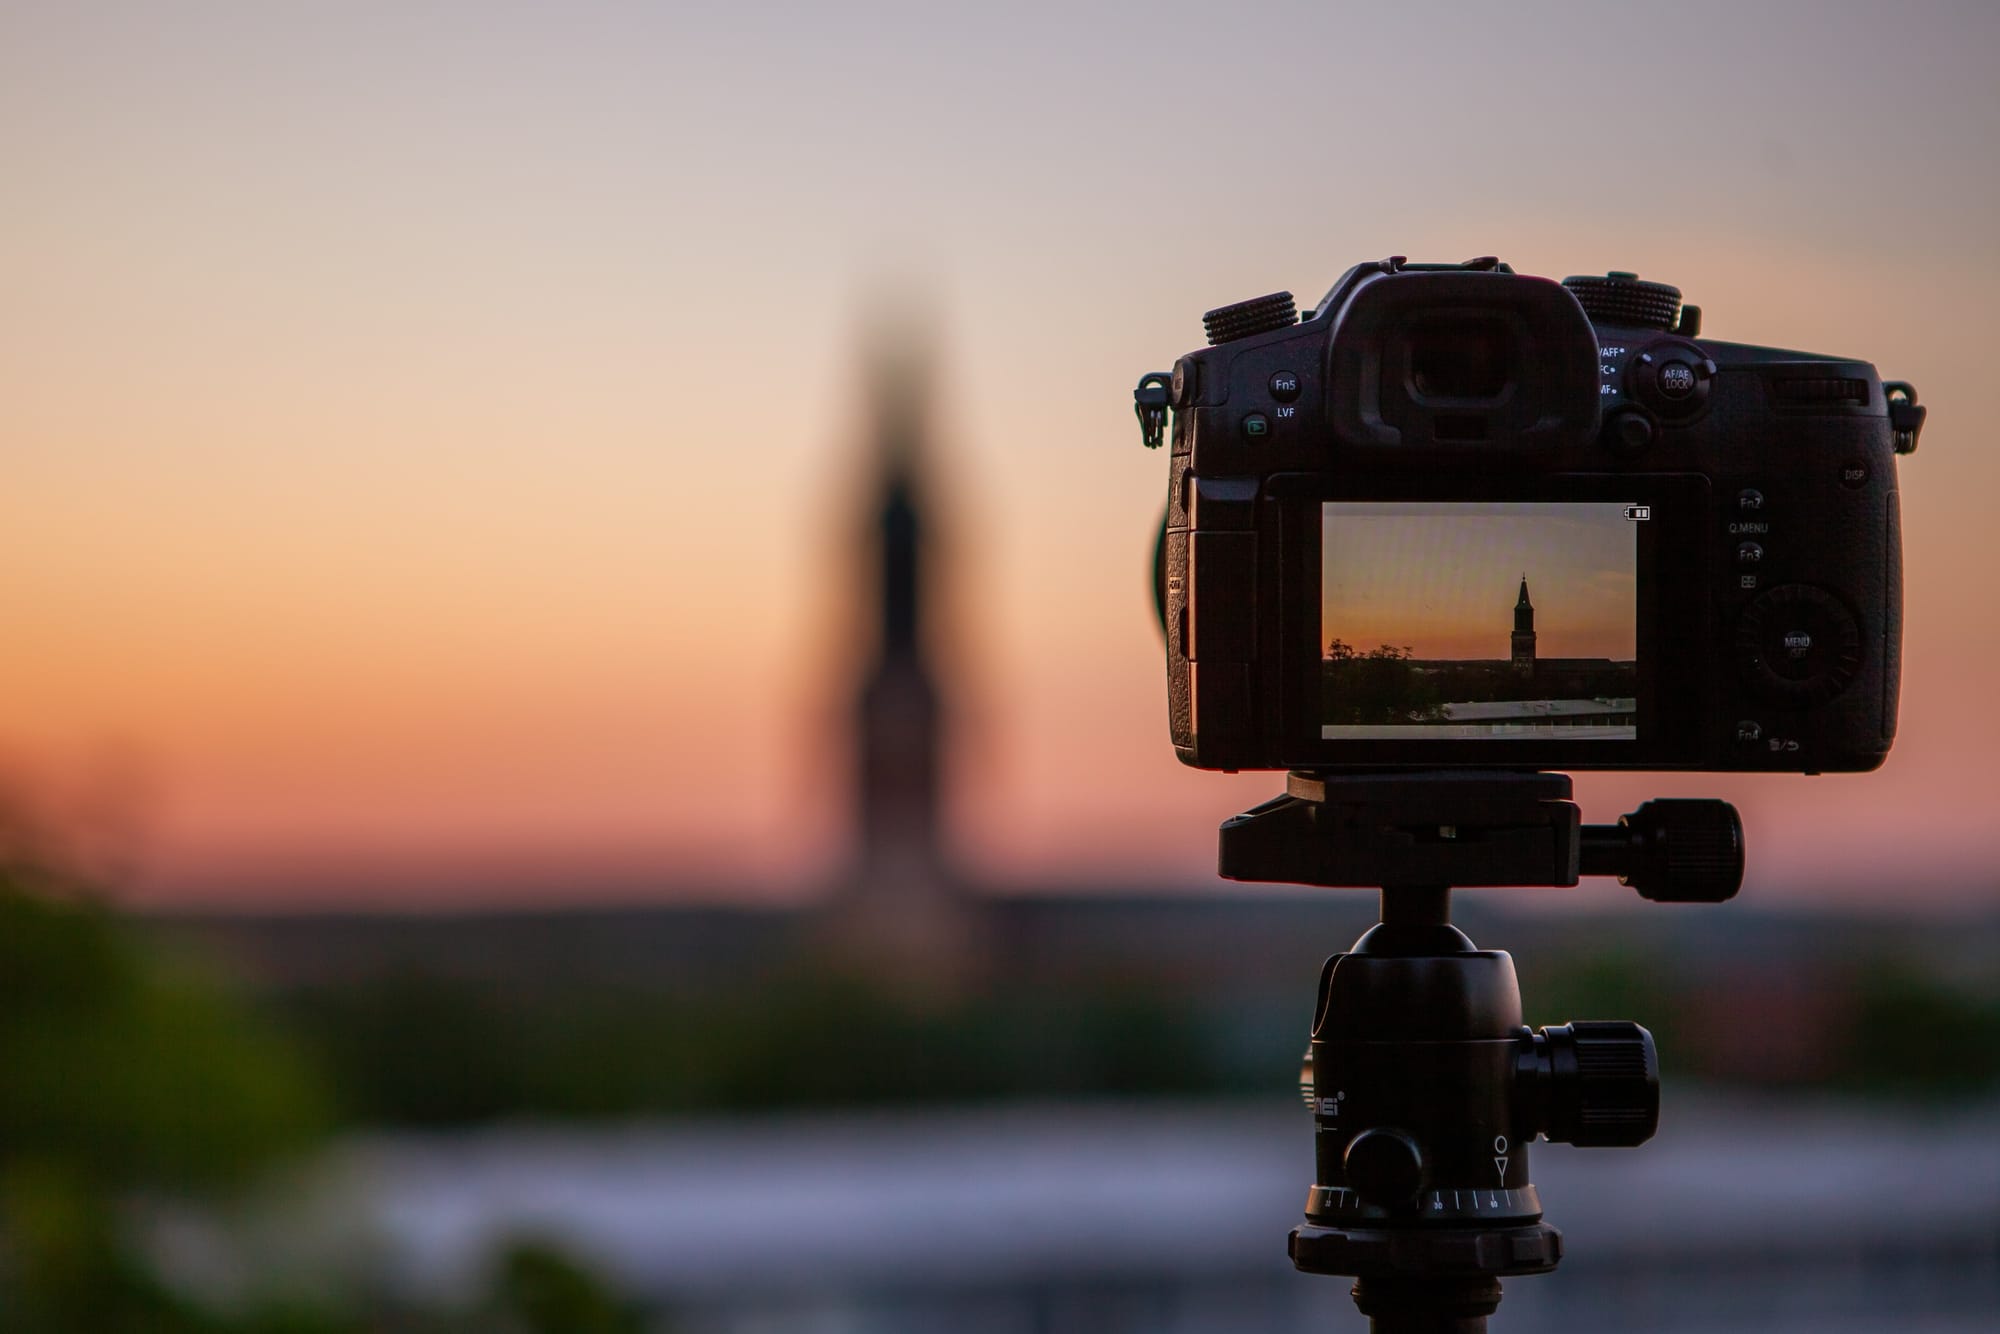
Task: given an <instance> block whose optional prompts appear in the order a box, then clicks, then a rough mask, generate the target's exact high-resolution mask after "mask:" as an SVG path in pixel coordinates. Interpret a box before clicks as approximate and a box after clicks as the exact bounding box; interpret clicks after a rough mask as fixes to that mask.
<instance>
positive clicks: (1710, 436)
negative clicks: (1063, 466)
mask: <svg viewBox="0 0 2000 1334" xmlns="http://www.w3.org/2000/svg"><path fill="white" fill-rule="evenodd" d="M1203 324H1204V326H1205V327H1206V329H1207V331H1208V340H1209V343H1210V346H1209V347H1207V348H1205V349H1202V350H1201V351H1197V352H1192V353H1189V354H1188V355H1187V356H1185V357H1182V358H1181V359H1180V361H1179V362H1178V363H1177V364H1176V365H1175V366H1174V370H1173V374H1172V375H1171V377H1169V376H1166V375H1163V374H1156V375H1149V376H1147V377H1145V378H1144V379H1143V380H1141V381H1140V384H1139V389H1138V391H1137V393H1136V400H1137V407H1138V412H1139V417H1140V422H1141V426H1142V429H1143V430H1144V432H1145V434H1146V437H1147V443H1148V444H1149V445H1153V446H1157V445H1159V444H1161V443H1163V440H1164V437H1165V436H1166V434H1167V418H1168V414H1169V411H1170V410H1171V413H1172V418H1173V420H1172V439H1173V449H1172V457H1171V459H1170V466H1169V472H1168V477H1169V486H1168V501H1167V521H1166V536H1165V543H1164V575H1163V582H1164V607H1165V619H1166V626H1167V694H1168V701H1169V711H1170V715H1171V720H1172V730H1173V740H1174V747H1175V749H1176V751H1177V752H1178V753H1179V755H1180V757H1181V759H1182V760H1183V761H1184V762H1186V763H1188V764H1191V765H1195V766H1197V767H1200V768H1204V769H1225V770H1235V769H1302V770H1303V769H1329V768H1335V767H1338V768H1342V769H1346V768H1368V767H1374V766H1382V767H1396V768H1413V767H1415V768H1424V769H1438V768H1473V767H1477V768H1510V769H1531V768H1532V769H1550V768H1565V769H1567V768H1582V769H1744V770H1783V771H1792V772H1808V773H1812V772H1820V771H1831V770H1864V769H1872V768H1874V767H1876V766H1877V765H1878V764H1880V763H1881V762H1882V759H1883V757H1884V756H1885V755H1886V754H1887V753H1888V750H1889V744H1890V741H1891V739H1892V738H1893V736H1894V735H1895V730H1896V690H1897V666H1898V654H1899V649H1900V642H1901V636H1902V573H1901V548H1902V543H1901V535H1900V533H1899V531H1898V518H1897V503H1896V458H1895V456H1896V455H1897V454H1906V453H1909V452H1910V451H1911V450H1912V449H1914V448H1915V447H1916V442H1917V433H1918V430H1919V429H1920V427H1921V425H1922V423H1923V415H1924V410H1923V408H1921V407H1919V406H1918V405H1917V402H1916V395H1915V393H1914V391H1913V390H1912V389H1911V388H1910V386H1909V385H1907V384H1901V383H1896V382H1890V383H1886V384H1885V383H1884V382H1883V381H1882V380H1881V379H1880V378H1879V377H1878V376H1877V374H1876V371H1875V368H1874V367H1873V366H1872V365H1870V364H1868V363H1867V362H1864V361H1849V360H1844V359H1841V358H1838V357H1826V356H1818V355H1814V354H1811V353H1805V352H1787V351H1781V350H1779V349H1776V348H1768V347H1757V346H1752V345H1750V344H1745V343H1721V342H1715V341H1713V340H1710V339H1705V338H1702V337H1700V312H1699V310H1698V309H1697V308H1695V307H1693V306H1684V305H1682V304H1681V300H1680V292H1679V291H1678V290H1677V289H1675V288H1673V287H1669V286H1665V285H1663V284H1660V283H1650V282H1641V281H1639V280H1638V279H1637V278H1636V277H1635V276H1634V275H1632V274H1629V273H1612V274H1608V275H1606V276H1604V277H1582V278H1569V279H1566V280H1564V281H1563V282H1562V283H1556V282H1553V281H1550V280H1548V279H1546V278H1533V277H1527V276H1525V275H1518V274H1516V273H1514V271H1513V270H1512V269H1510V268H1509V267H1508V266H1507V265H1505V264H1502V263H1500V262H1499V261H1498V260H1495V259H1491V258H1488V259H1476V260H1472V261H1469V262H1467V263H1465V264H1410V263H1406V262H1405V261H1404V260H1403V259H1402V258H1401V257H1397V258H1392V259H1387V260H1383V261H1380V262H1378V263H1371V264H1361V265H1357V266H1356V267H1354V268H1353V269H1350V270H1349V271H1348V272H1347V274H1346V275H1345V276H1344V277H1342V278H1341V280H1340V281H1339V282H1338V283H1336V284H1335V285H1334V287H1333V290H1332V291H1330V292H1328V293H1327V295H1326V296H1325V298H1324V299H1322V300H1321V301H1320V303H1319V305H1318V306H1316V307H1315V308H1314V309H1313V310H1311V311H1310V312H1308V313H1307V314H1306V315H1305V317H1304V318H1303V319H1300V318H1298V317H1297V316H1296V315H1295V313H1294V310H1293V303H1292V297H1291V295H1290V294H1289V293H1278V294H1276V295H1273V296H1268V297H1260V298H1258V299H1257V300H1254V301H1246V302H1242V303H1240V304H1238V305H1233V306H1225V307H1223V308H1222V309H1220V310H1214V311H1210V312H1209V313H1208V314H1207V315H1205V316H1204V317H1203Z"/></svg>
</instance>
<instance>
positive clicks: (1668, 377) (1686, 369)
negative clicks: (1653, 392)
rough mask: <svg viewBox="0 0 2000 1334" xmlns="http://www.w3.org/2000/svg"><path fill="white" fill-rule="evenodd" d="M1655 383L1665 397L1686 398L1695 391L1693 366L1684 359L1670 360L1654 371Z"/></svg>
mask: <svg viewBox="0 0 2000 1334" xmlns="http://www.w3.org/2000/svg"><path fill="white" fill-rule="evenodd" d="M1655 383H1657V384H1658V385H1659V387H1660V393H1661V394H1663V395H1664V396H1666V397H1667V398H1686V397H1687V396H1688V395H1689V394H1692V393H1693V392H1694V391H1695V385H1696V380H1695V373H1694V367H1692V366H1690V365H1688V364H1687V363H1686V362H1685V361H1670V362H1668V363H1667V364H1666V365H1664V366H1662V367H1660V369H1659V371H1658V372H1657V373H1656V378H1655Z"/></svg>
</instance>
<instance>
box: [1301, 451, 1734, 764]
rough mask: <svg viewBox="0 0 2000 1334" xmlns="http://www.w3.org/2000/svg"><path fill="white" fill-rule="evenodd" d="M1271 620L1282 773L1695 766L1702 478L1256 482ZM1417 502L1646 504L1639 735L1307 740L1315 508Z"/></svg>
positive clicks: (1317, 628)
mask: <svg viewBox="0 0 2000 1334" xmlns="http://www.w3.org/2000/svg"><path fill="white" fill-rule="evenodd" d="M1265 494H1266V495H1267V496H1269V497H1271V498H1272V499H1274V500H1275V501H1276V502H1277V503H1276V505H1275V506H1274V510H1275V516H1276V519H1277V522H1278V526H1279V531H1278V532H1277V533H1276V534H1274V537H1275V538H1276V546H1277V552H1278V557H1279V564H1280V568H1279V571H1278V574H1279V581H1280V588H1281V590H1282V596H1281V599H1280V605H1281V607H1282V612H1281V615H1280V617H1279V624H1278V626H1277V627H1276V631H1277V636H1278V640H1279V643H1278V644H1277V645H1275V646H1274V647H1276V649H1277V651H1278V656H1279V661H1280V662H1281V663H1282V664H1284V668H1283V672H1282V678H1283V679H1282V680H1281V681H1278V682H1275V683H1273V684H1276V685H1277V686H1278V687H1279V692H1280V701H1281V703H1280V708H1279V711H1278V717H1279V732H1280V735H1279V736H1278V737H1276V738H1274V740H1276V741H1277V742H1278V744H1279V746H1280V747H1281V749H1282V753H1283V754H1284V755H1285V756H1286V757H1287V758H1286V759H1285V760H1284V761H1283V763H1284V765H1285V767H1288V768H1310V767H1350V766H1354V767H1384V766H1395V767H1399V768H1401V767H1410V766H1419V767H1453V768H1465V767H1474V766H1497V767H1502V768H1514V767H1521V768H1529V767H1533V768H1551V767H1554V768H1572V769H1658V768H1666V767H1686V766H1690V765H1696V764H1699V763H1701V762H1703V761H1704V760H1705V759H1706V758H1708V757H1707V755H1706V750H1707V745H1708V739H1707V738H1706V736H1705V731H1706V729H1705V728H1704V726H1703V720H1704V719H1705V718H1707V717H1708V716H1709V715H1710V714H1711V713H1712V711H1713V709H1712V698H1711V696H1712V693H1713V684H1712V679H1711V678H1712V677H1713V675H1714V661H1713V659H1714V653H1715V647H1714V645H1715V640H1714V635H1713V632H1712V628H1711V617H1712V608H1711V605H1710V604H1711V602H1712V600H1713V598H1712V593H1713V588H1714V584H1713V578H1712V575H1711V571H1710V569H1709V568H1708V560H1709V554H1708V553H1709V551H1710V549H1711V548H1712V547H1713V545H1714V543H1713V542H1712V541H1710V540H1709V537H1710V535H1711V534H1712V533H1713V531H1714V528H1715V517H1714V510H1713V505H1712V503H1711V498H1710V489H1709V484H1708V479H1707V478H1706V477H1704V476H1701V475H1699V474H1660V473H1653V474H1645V473H1630V474H1604V473H1587V474H1555V475H1545V476H1539V477H1532V476H1531V477H1525V478H1512V479H1505V478H1491V477H1481V478H1477V479H1466V478H1462V477H1444V478H1437V477H1430V478H1426V477H1419V476H1411V477H1403V478H1386V477H1374V478H1369V479H1359V478H1349V477H1332V476H1326V475H1315V476H1307V475H1301V474H1294V475H1291V476H1289V477H1283V478H1281V477H1273V478H1271V479H1269V485H1267V487H1266V491H1265ZM1330 501H1333V502H1340V501H1353V502H1367V501H1377V502H1381V501H1427V502H1441V503H1448V504H1463V505H1466V506H1468V507H1473V508H1476V507H1478V506H1481V505H1491V504H1496V503H1508V502H1547V503H1556V504H1561V503H1564V502H1573V503H1587V502H1599V503H1602V502H1609V501H1619V502H1624V503H1626V504H1634V505H1646V506H1649V507H1650V509H1651V512H1652V517H1651V518H1649V519H1647V520H1645V521H1643V522H1638V523H1637V524H1636V526H1637V528H1638V532H1637V534H1636V536H1637V538H1638V542H1637V571H1636V574H1637V595H1636V599H1635V602H1636V605H1635V607H1634V617H1635V624H1634V629H1635V632H1636V641H1637V655H1638V710H1637V726H1638V736H1637V738H1636V739H1634V740H1630V741H1622V740H1602V739H1590V740H1578V739H1574V738H1571V739H1563V738H1551V739H1535V740H1477V741H1471V740H1436V739H1428V740H1419V739H1411V740H1408V741H1402V740H1382V739H1375V738H1369V739H1365V740H1364V739H1352V738H1349V739H1339V738H1335V739H1328V738H1325V737H1322V736H1321V735H1320V726H1321V718H1320V713H1321V709H1320V681H1321V666H1320V663H1321V642H1320V641H1321V635H1322V626H1321V625H1320V582H1321V565H1320V533H1321V528H1320V523H1321V506H1322V505H1323V504H1325V503H1327V502H1330Z"/></svg>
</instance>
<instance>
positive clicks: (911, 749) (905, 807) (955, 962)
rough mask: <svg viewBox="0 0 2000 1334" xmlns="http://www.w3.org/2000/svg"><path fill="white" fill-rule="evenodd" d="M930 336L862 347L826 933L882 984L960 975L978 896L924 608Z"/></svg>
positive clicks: (929, 548)
mask: <svg viewBox="0 0 2000 1334" xmlns="http://www.w3.org/2000/svg"><path fill="white" fill-rule="evenodd" d="M923 349H924V340H923V339H922V338H920V337H919V336H918V334H917V332H916V331H914V330H912V329H911V328H910V327H909V326H908V325H907V324H900V325H892V326H890V327H889V330H888V333H887V334H886V335H879V334H878V336H877V337H875V338H874V339H872V340H871V341H870V343H869V345H868V358H869V359H868V362H867V364H866V370H865V373H866V375H867V384H868V402H869V406H868V414H869V416H868V427H867V429H868V432H869V438H868V440H867V442H866V445H865V449H866V463H865V465H864V467H865V469H866V473H865V475H867V476H868V477H869V479H870V486H869V490H868V492H867V495H868V499H867V501H866V508H865V509H864V511H863V513H864V524H863V534H862V542H863V546H864V548H865V550H866V552H867V556H866V559H865V561H864V562H863V563H862V566H861V568H862V570H863V571H864V572H865V573H864V587H863V588H862V589H861V590H860V591H861V593H862V597H861V598H860V600H859V601H860V603H861V605H862V606H863V607H865V608H866V612H865V615H866V617H867V621H866V628H865V629H864V630H863V632H862V634H861V635H860V636H858V638H859V639H860V641H861V643H860V647H861V648H862V652H863V655H864V661H865V666H864V667H863V670H862V673H861V680H860V683H859V684H860V688H859V690H858V691H857V692H856V695H855V700H854V712H853V715H852V717H853V729H852V736H853V746H854V750H853V765H854V767H853V770H852V774H853V799H854V845H853V855H852V857H851V859H850V861H849V863H848V865H847V868H846V871H845V873H844V874H843V875H842V876H841V878H840V881H839V883H838V885H837V886H836V889H835V892H834V894H833V896H832V897H831V899H830V900H829V901H828V902H827V904H826V914H825V919H824V922H823V932H822V936H821V939H822V942H823V943H824V944H825V945H827V946H828V947H829V948H831V949H832V950H833V951H834V952H835V953H836V954H837V956H838V957H839V958H840V959H841V960H843V961H844V962H845V964H846V966H849V967H853V968H856V969H857V970H860V971H863V972H865V973H866V974H867V975H868V976H870V977H871V978H872V979H874V980H875V981H877V982H880V983H885V984H888V985H891V986H895V987H900V988H903V989H907V990H911V991H915V992H919V993H923V994H938V993H940V992H949V991H952V990H954V989H957V988H959V987H962V986H963V985H965V984H966V983H967V981H968V980H969V978H970V975H971V973H972V971H973V964H974V963H975V962H976V961H977V959H976V955H977V950H976V947H975V942H976V937H977V934H978V933H977V932H976V930H975V925H976V923H975V916H976V911H975V910H976V902H975V898H974V896H971V895H968V894H966V893H965V892H964V891H963V887H962V885H961V883H960V881H959V877H958V876H957V874H956V873H955V870H954V868H953V866H952V865H951V859H950V857H949V855H948V853H947V851H946V847H945V840H944V837H943V828H942V805H943V802H942V786H943V782H942V779H943V753H944V744H945V740H946V724H947V721H948V709H947V707H946V701H945V700H944V697H943V692H942V691H941V690H940V688H939V685H938V682H937V679H936V675H935V673H934V671H933V666H932V663H933V654H934V651H935V648H936V645H935V642H934V627H933V626H932V624H931V618H930V616H929V614H928V612H929V609H930V606H931V601H930V592H931V585H932V583H933V579H932V576H933V574H934V572H935V555H936V546H937V542H936V533H935V531H934V528H933V526H932V524H931V523H930V522H928V521H927V520H928V513H929V512H928V511H927V504H926V502H927V500H929V499H931V497H932V494H933V485H934V483H933V478H934V476H935V474H934V471H933V469H932V467H931V466H930V462H929V455H930V453H931V449H932V445H931V441H930V439H929V436H930V412H929V407H930V395H931V367H930V363H929V359H928V357H927V355H926V354H925V352H924V350H923Z"/></svg>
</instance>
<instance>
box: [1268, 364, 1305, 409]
mask: <svg viewBox="0 0 2000 1334" xmlns="http://www.w3.org/2000/svg"><path fill="white" fill-rule="evenodd" d="M1298 396H1299V377H1298V373H1297V372H1296V371H1279V372H1278V373H1277V374H1276V375H1273V376H1272V377H1271V397H1272V398H1275V399H1277V400H1278V401H1279V402H1280V403H1289V402H1291V401H1292V400H1293V399H1295V398H1297V397H1298Z"/></svg>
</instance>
